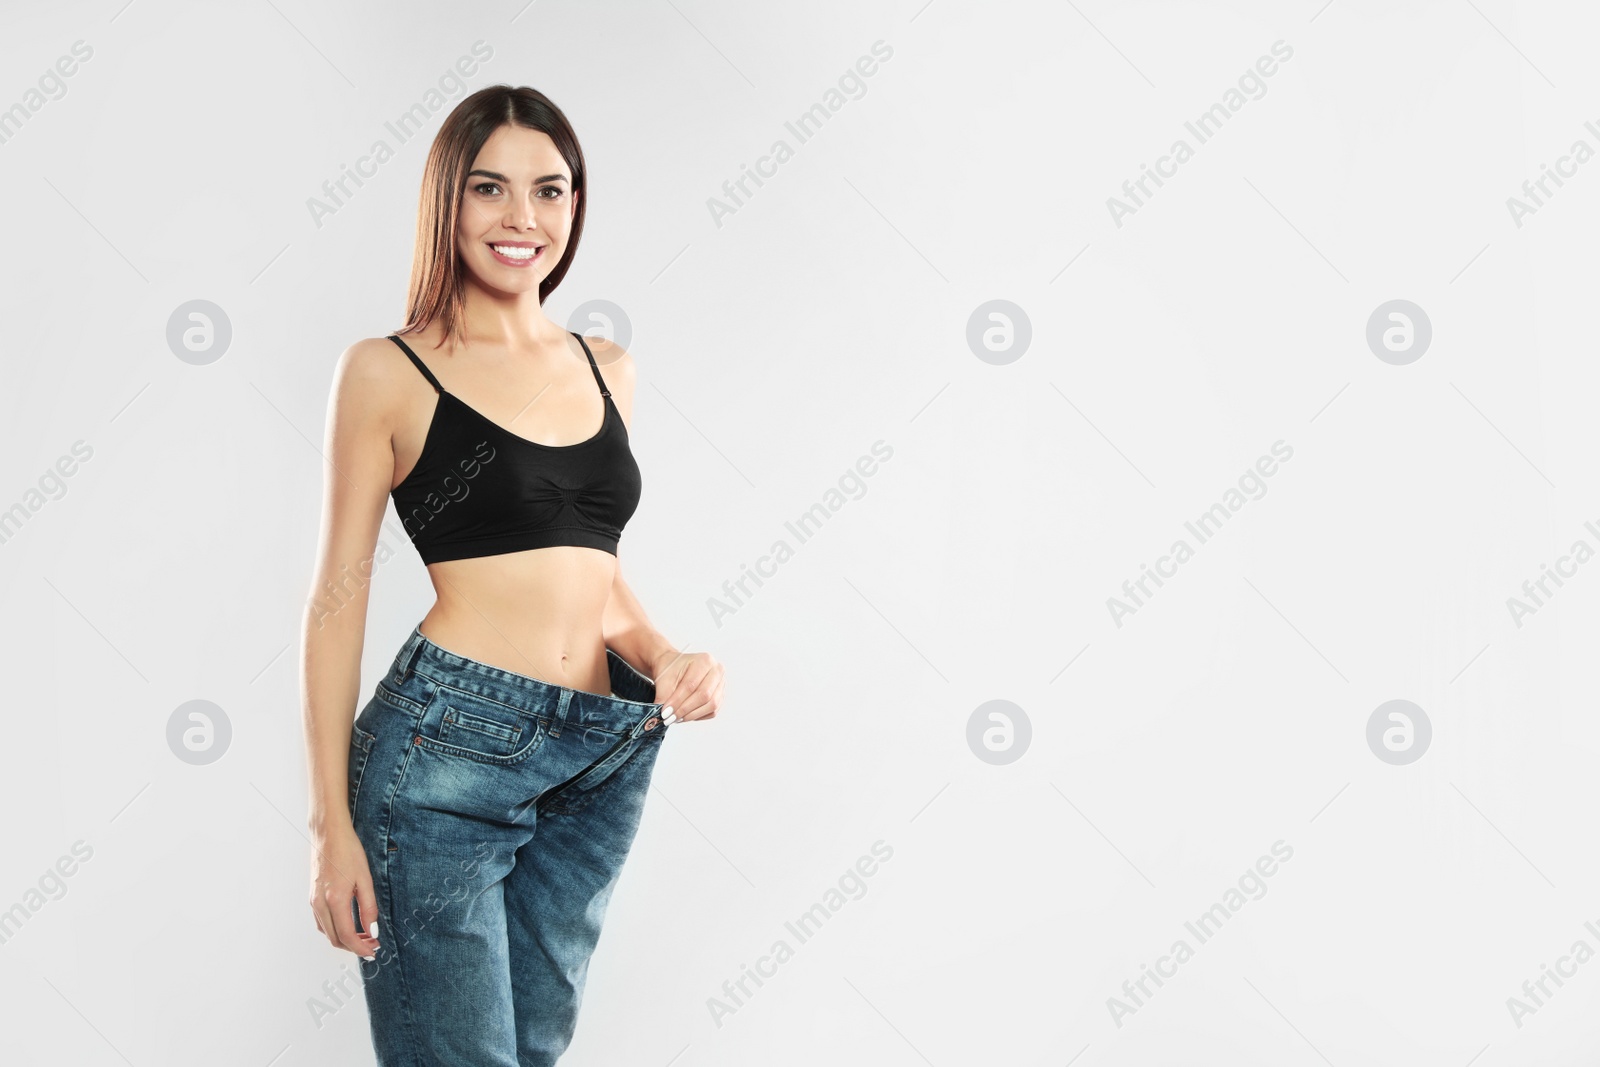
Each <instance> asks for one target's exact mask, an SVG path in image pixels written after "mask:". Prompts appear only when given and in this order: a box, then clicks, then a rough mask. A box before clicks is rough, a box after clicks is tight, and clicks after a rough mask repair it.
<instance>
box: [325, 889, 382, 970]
mask: <svg viewBox="0 0 1600 1067" xmlns="http://www.w3.org/2000/svg"><path fill="white" fill-rule="evenodd" d="M354 898H355V887H354V886H353V885H331V886H329V887H328V890H327V894H326V900H327V902H328V910H329V911H330V912H331V913H332V914H333V927H334V931H335V932H336V933H337V935H338V936H337V937H336V938H335V939H334V944H336V945H338V946H339V947H340V948H346V949H349V950H350V951H351V952H354V953H355V954H356V955H358V956H370V955H372V945H373V943H374V942H373V940H372V938H370V937H366V936H364V935H362V934H358V933H356V918H355V911H354V910H353V909H352V907H351V901H352V900H353V899H354Z"/></svg>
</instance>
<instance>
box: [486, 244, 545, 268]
mask: <svg viewBox="0 0 1600 1067" xmlns="http://www.w3.org/2000/svg"><path fill="white" fill-rule="evenodd" d="M495 245H503V246H505V247H507V248H537V249H538V250H539V251H537V252H535V253H534V254H533V255H531V256H529V257H528V258H527V259H512V258H511V257H510V256H502V255H501V254H500V253H499V252H496V251H495V250H494V246H495ZM485 247H486V248H488V249H489V254H490V255H491V256H493V257H494V258H495V261H496V262H499V263H503V264H505V265H506V266H508V267H531V266H533V265H534V264H535V263H537V262H539V261H540V260H542V259H543V258H544V250H545V248H546V247H548V246H546V245H542V244H539V243H538V242H537V241H494V242H492V243H489V244H486V245H485Z"/></svg>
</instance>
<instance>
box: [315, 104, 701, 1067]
mask: <svg viewBox="0 0 1600 1067" xmlns="http://www.w3.org/2000/svg"><path fill="white" fill-rule="evenodd" d="M586 186H587V173H586V170H585V167H584V162H583V153H582V151H581V149H580V148H579V146H578V141H577V138H576V137H575V136H574V134H573V132H572V129H571V127H570V126H569V125H568V123H567V120H566V117H565V116H564V115H563V114H562V113H561V111H560V109H558V108H557V107H556V106H555V105H554V104H552V103H551V102H550V101H549V100H548V99H547V98H546V97H544V96H543V95H542V94H540V93H538V92H536V91H534V90H532V89H528V88H512V87H510V86H505V85H497V86H491V87H489V88H487V89H483V90H481V91H479V92H476V93H474V94H472V95H471V96H469V97H468V98H467V99H465V100H463V101H462V102H461V104H460V105H459V106H457V107H456V109H455V110H454V111H453V112H452V113H451V114H450V116H449V117H448V118H447V119H446V120H445V122H444V125H443V127H442V128H441V129H440V130H439V133H438V136H437V137H436V138H435V139H434V143H433V146H432V148H431V150H430V151H429V154H428V160H427V164H426V169H425V172H424V175H423V185H422V198H421V206H420V209H419V217H418V226H417V243H416V253H415V257H414V259H413V262H412V271H411V287H410V296H409V302H408V308H407V321H406V325H405V327H404V328H403V329H401V330H400V331H399V334H398V335H392V336H389V337H382V338H372V339H368V340H364V341H360V342H358V343H356V344H354V345H352V346H351V347H350V348H349V349H347V350H346V351H345V352H344V354H343V355H342V357H341V358H340V360H339V365H338V368H337V371H336V373H335V381H334V388H333V397H332V401H331V403H330V405H329V416H328V428H327V437H326V441H327V458H328V460H329V462H328V466H327V476H326V488H325V496H324V513H323V521H322V530H321V537H320V541H319V545H318V554H317V565H316V575H315V579H314V581H313V583H312V588H313V590H317V591H320V590H324V589H326V588H329V583H332V585H333V587H335V588H338V589H340V590H341V591H342V594H341V600H342V603H341V605H340V606H339V608H338V609H337V610H332V611H330V610H327V609H326V606H325V605H326V602H325V601H323V600H322V598H321V597H320V594H319V595H318V597H317V602H314V603H313V605H312V606H311V607H309V608H308V610H307V615H306V625H305V631H304V639H303V683H302V684H303V696H304V712H305V727H306V743H307V752H308V763H309V770H310V787H311V805H310V806H311V812H310V826H311V830H312V834H313V841H314V844H315V846H316V855H315V857H314V859H313V873H312V882H311V908H312V911H313V913H314V914H315V916H316V921H317V928H318V929H319V930H321V931H322V933H323V934H324V935H326V936H327V938H328V940H329V942H330V943H331V944H334V945H337V946H340V947H343V948H346V949H349V950H350V951H352V952H355V953H357V954H358V955H360V956H361V958H362V960H363V961H364V962H363V963H362V964H361V965H360V966H361V973H362V979H363V986H364V989H365V992H366V999H367V1008H368V1014H369V1015H370V1017H371V1023H372V1037H373V1044H374V1047H375V1049H376V1051H377V1055H378V1062H379V1063H380V1064H383V1065H386V1067H398V1065H406V1067H411V1065H418V1067H420V1065H425V1064H426V1065H433V1064H439V1065H445V1064H448V1065H450V1067H459V1065H463V1064H472V1065H474V1067H480V1065H489V1064H505V1065H507V1067H517V1065H521V1067H528V1065H530V1064H551V1063H554V1062H555V1061H556V1058H557V1057H558V1056H559V1055H560V1054H561V1053H562V1051H563V1050H564V1049H565V1048H566V1047H567V1044H568V1042H569V1041H570V1040H571V1038H572V1034H573V1030H574V1027H575V1025H576V1021H577V1011H578V1006H579V1002H580V1000H581V998H582V993H583V987H584V979H585V976H586V972H587V968H588V960H589V957H590V954H591V953H592V952H593V950H594V947H595V943H596V940H597V939H598V937H599V934H600V925H601V921H602V918H603V917H604V914H605V909H606V905H607V903H608V901H609V899H610V897H611V892H612V889H613V888H614V887H615V885H616V881H617V878H618V874H619V872H620V870H621V867H622V864H623V861H624V859H625V858H626V856H627V853H628V850H629V848H630V846H631V844H632V841H633V836H634V832H635V830H636V829H637V827H638V823H639V816H640V812H641V809H642V805H643V803H644V797H645V793H646V790H647V787H648V785H649V782H650V775H651V770H652V768H653V766H654V762H655V759H656V754H657V751H658V749H659V748H660V746H661V743H662V740H663V738H664V737H665V736H666V733H667V730H668V729H669V728H670V726H671V725H674V724H676V723H682V722H694V721H698V720H702V719H709V718H712V717H713V716H714V715H715V714H716V712H717V710H718V708H719V706H720V705H721V702H722V689H723V669H722V666H721V665H720V664H719V663H718V662H717V661H716V660H715V659H713V658H712V657H711V656H710V655H708V654H706V653H704V652H696V653H682V652H679V651H678V650H676V649H675V648H673V646H672V645H671V644H670V643H669V642H668V641H667V639H666V638H665V637H664V636H662V634H661V633H660V632H659V631H658V630H656V629H655V627H653V626H652V625H651V624H650V621H649V620H648V619H647V618H646V616H645V613H644V609H643V608H641V607H640V605H639V602H638V600H636V599H635V598H634V595H633V593H632V591H631V590H629V588H628V586H627V584H626V583H625V582H624V581H623V579H622V573H621V570H620V568H619V563H618V558H617V543H618V538H619V536H620V534H621V532H622V527H623V526H624V524H625V523H626V522H627V521H628V519H629V518H630V517H631V516H632V515H633V512H634V510H635V508H636V506H637V504H638V500H639V495H640V476H639V468H638V466H637V464H636V463H635V462H634V458H633V455H632V453H631V451H630V449H629V446H628V429H627V425H628V423H629V421H630V418H631V415H630V413H631V411H632V407H633V390H634V380H635V371H634V365H633V360H632V359H631V357H630V356H629V355H628V354H627V353H626V352H624V351H623V350H622V349H621V348H620V347H619V346H617V345H615V344H605V343H602V342H600V341H598V340H597V341H595V342H594V343H593V344H592V345H591V343H590V342H589V341H588V340H587V339H585V338H582V337H579V336H578V335H577V334H572V333H568V332H566V331H565V330H563V329H561V328H559V327H558V326H556V325H555V324H554V323H552V322H551V321H550V319H549V318H547V317H546V315H545V310H544V306H543V305H544V298H545V297H546V296H547V295H548V294H549V293H550V291H551V290H553V289H554V288H555V287H556V285H557V284H559V283H560V281H561V279H562V277H563V276H564V275H565V274H566V272H567V268H568V266H569V265H570V264H571V262H572V258H573V256H574V255H575V254H576V252H577V248H578V239H579V237H580V235H581V234H582V231H583V218H584V201H585V193H586ZM596 351H598V352H600V353H601V355H602V357H603V362H604V366H605V372H604V375H603V376H602V373H601V364H600V362H599V361H597V360H596V358H595V352H596ZM613 390H614V391H613ZM597 425H598V426H599V429H598V430H596V429H595V427H596V426H597ZM391 494H392V495H393V497H394V500H395V505H396V509H397V511H398V513H399V515H400V517H401V520H402V522H403V523H404V525H405V528H406V532H407V534H408V536H409V537H410V538H411V540H412V542H413V544H414V545H415V546H416V548H417V550H418V552H419V554H420V555H421V557H422V560H423V562H424V563H425V564H426V565H427V567H428V572H429V575H430V577H431V578H432V580H433V585H434V590H435V592H436V593H437V600H436V601H435V603H434V605H433V607H432V608H431V609H430V610H429V611H428V613H427V614H426V615H425V616H424V617H423V619H422V621H421V622H420V623H419V624H418V625H417V627H416V628H415V629H414V630H413V631H412V632H411V635H410V637H409V638H408V639H407V640H406V642H405V643H404V645H403V646H402V647H401V649H400V652H399V654H398V655H396V657H395V659H394V662H393V664H392V665H391V666H390V668H389V670H388V671H387V673H386V674H385V675H384V676H383V677H382V678H380V679H379V680H378V683H377V687H376V689H375V690H374V692H373V694H372V696H371V698H370V699H369V700H368V701H367V703H366V704H365V706H364V707H362V708H361V710H360V713H359V714H358V715H355V718H354V722H353V723H352V721H351V716H352V713H353V712H354V710H355V706H356V702H357V699H358V694H359V690H360V660H361V649H362V639H363V631H364V628H365V623H366V610H367V599H366V590H367V585H368V583H367V582H366V581H365V580H362V579H356V578H354V577H353V576H352V575H351V573H350V572H351V571H355V572H356V573H358V574H361V575H370V573H371V561H372V557H373V552H374V546H375V543H376V540H377V535H378V527H379V524H380V523H381V521H382V519H383V515H384V509H385V504H386V501H385V497H386V496H387V495H391ZM652 679H653V681H652Z"/></svg>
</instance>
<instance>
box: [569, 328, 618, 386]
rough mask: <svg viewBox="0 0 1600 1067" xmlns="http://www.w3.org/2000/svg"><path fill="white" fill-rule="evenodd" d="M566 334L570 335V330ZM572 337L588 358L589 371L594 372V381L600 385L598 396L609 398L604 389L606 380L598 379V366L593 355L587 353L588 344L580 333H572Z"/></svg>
mask: <svg viewBox="0 0 1600 1067" xmlns="http://www.w3.org/2000/svg"><path fill="white" fill-rule="evenodd" d="M567 332H568V333H572V331H570V330H569V331H567ZM572 336H574V337H576V338H577V339H578V343H579V344H580V345H582V346H583V354H584V355H586V356H588V357H589V369H590V370H592V371H594V380H595V381H597V382H599V383H600V395H601V396H610V395H611V390H609V389H607V388H606V380H605V379H604V378H602V377H600V365H599V364H598V363H596V362H595V361H594V353H593V352H591V351H589V342H588V341H585V340H584V339H583V335H582V334H580V333H572Z"/></svg>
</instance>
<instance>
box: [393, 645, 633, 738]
mask: <svg viewBox="0 0 1600 1067" xmlns="http://www.w3.org/2000/svg"><path fill="white" fill-rule="evenodd" d="M606 667H607V670H608V672H609V674H610V679H611V693H612V695H603V694H600V693H591V692H589V691H587V690H583V689H573V688H571V687H570V686H564V685H557V684H556V683H554V682H547V681H545V680H543V679H541V678H534V677H532V676H531V675H526V674H518V673H516V672H515V671H508V670H506V669H505V668H503V667H496V666H494V665H493V664H490V663H484V662H482V661H480V660H475V659H472V658H471V657H469V656H463V655H461V654H460V653H458V652H452V651H450V650H449V649H447V648H443V647H441V646H439V645H436V644H434V643H433V641H431V640H429V639H428V637H427V635H425V634H424V633H423V632H422V627H421V625H420V624H419V625H417V626H416V627H413V628H412V631H411V635H410V636H409V637H407V638H406V641H405V644H403V645H402V646H401V647H400V651H399V653H398V654H397V655H396V656H395V658H394V663H393V665H392V666H391V668H390V671H389V677H388V680H389V682H390V683H391V684H393V685H395V686H399V685H402V684H403V683H404V682H405V680H406V678H407V677H408V676H409V675H412V674H416V675H421V676H423V677H425V678H428V679H430V680H431V681H433V682H435V683H437V684H439V685H445V686H449V687H450V688H453V689H461V690H465V691H466V692H469V693H476V694H478V695H479V696H483V697H487V698H489V699H490V700H495V701H498V702H500V703H502V704H507V705H510V706H511V707H515V708H520V709H522V710H524V711H526V712H528V713H529V714H532V715H542V714H548V713H550V712H552V711H554V710H555V709H557V708H566V707H568V706H571V707H572V708H573V711H575V712H579V713H580V714H579V715H577V716H576V717H577V718H578V719H579V720H580V721H581V720H583V719H604V720H611V721H615V722H619V723H620V722H624V721H632V720H635V719H637V718H638V717H639V716H641V715H644V714H647V713H649V712H652V711H659V710H660V705H659V704H657V703H656V684H655V681H654V679H651V678H647V677H645V676H644V675H643V674H641V673H640V672H639V671H638V670H636V669H634V667H633V666H632V665H631V664H629V663H628V661H627V660H625V659H623V658H622V657H621V656H619V655H617V654H616V653H615V652H614V651H612V650H611V649H609V648H608V649H606ZM569 717H571V716H569Z"/></svg>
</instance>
